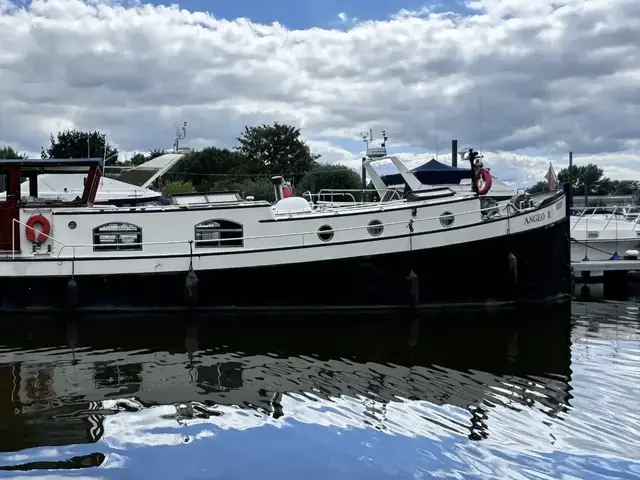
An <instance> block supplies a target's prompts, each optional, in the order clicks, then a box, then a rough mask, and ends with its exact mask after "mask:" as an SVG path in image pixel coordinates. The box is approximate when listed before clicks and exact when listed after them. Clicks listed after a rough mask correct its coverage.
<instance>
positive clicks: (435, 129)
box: [433, 112, 438, 161]
mask: <svg viewBox="0 0 640 480" xmlns="http://www.w3.org/2000/svg"><path fill="white" fill-rule="evenodd" d="M433 131H434V132H435V136H436V161H437V160H438V115H437V114H436V113H435V112H434V114H433Z"/></svg>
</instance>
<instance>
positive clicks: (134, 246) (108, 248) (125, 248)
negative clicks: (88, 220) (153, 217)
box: [91, 221, 142, 252]
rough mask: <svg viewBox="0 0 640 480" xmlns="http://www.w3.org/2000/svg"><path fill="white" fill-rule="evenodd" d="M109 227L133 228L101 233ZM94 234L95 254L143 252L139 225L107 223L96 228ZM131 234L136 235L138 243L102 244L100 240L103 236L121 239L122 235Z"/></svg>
mask: <svg viewBox="0 0 640 480" xmlns="http://www.w3.org/2000/svg"><path fill="white" fill-rule="evenodd" d="M109 225H121V226H126V227H131V228H129V229H124V230H121V231H117V230H116V231H113V232H109V231H104V232H101V231H100V229H103V228H104V227H107V226H109ZM91 233H92V238H93V251H94V252H132V251H134V252H139V251H142V227H140V226H139V225H136V224H135V223H131V222H123V221H116V222H107V223H103V224H102V225H98V226H97V227H94V228H93V230H92V231H91ZM123 233H125V234H129V235H135V236H136V242H133V243H122V242H116V243H104V244H103V243H101V241H100V239H101V236H103V235H116V237H117V238H119V237H120V235H121V234H123Z"/></svg>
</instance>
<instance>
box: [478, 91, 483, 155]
mask: <svg viewBox="0 0 640 480" xmlns="http://www.w3.org/2000/svg"><path fill="white" fill-rule="evenodd" d="M478 101H479V103H480V105H479V107H480V154H481V155H482V153H483V148H482V141H483V132H482V95H480V98H479V99H478Z"/></svg>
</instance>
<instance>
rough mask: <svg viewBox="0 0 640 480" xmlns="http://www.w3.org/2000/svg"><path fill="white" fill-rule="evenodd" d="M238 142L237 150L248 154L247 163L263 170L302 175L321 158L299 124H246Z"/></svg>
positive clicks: (270, 172) (292, 175)
mask: <svg viewBox="0 0 640 480" xmlns="http://www.w3.org/2000/svg"><path fill="white" fill-rule="evenodd" d="M238 142H239V143H240V146H239V147H237V150H238V152H240V153H241V154H242V155H243V156H244V157H245V158H246V161H247V166H248V167H249V168H251V170H252V171H255V170H259V171H260V173H269V174H272V175H283V176H285V177H287V176H288V177H301V176H302V175H304V174H305V173H306V172H308V171H309V170H311V169H312V168H313V167H315V166H316V165H317V162H316V160H317V159H318V158H320V155H314V154H312V153H311V150H310V149H309V146H308V145H307V144H306V143H305V142H304V141H303V140H302V139H301V138H300V129H299V128H295V127H292V126H290V125H285V124H280V123H278V122H275V123H274V124H273V125H265V124H263V125H259V126H254V127H245V128H244V132H243V133H242V135H241V136H240V137H238ZM256 173H257V172H256Z"/></svg>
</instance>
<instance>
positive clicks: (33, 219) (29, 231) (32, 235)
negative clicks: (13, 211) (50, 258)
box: [24, 215, 51, 243]
mask: <svg viewBox="0 0 640 480" xmlns="http://www.w3.org/2000/svg"><path fill="white" fill-rule="evenodd" d="M38 223H39V224H40V225H42V230H40V231H39V232H38V235H37V236H36V231H35V230H34V227H35V225H36V224H38ZM26 225H27V226H26V227H25V229H24V236H25V237H27V240H29V241H31V242H36V241H37V242H38V243H44V242H46V241H47V238H49V237H48V235H49V232H51V224H50V223H49V220H47V218H46V217H44V216H42V215H32V216H30V217H29V220H27V223H26Z"/></svg>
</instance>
